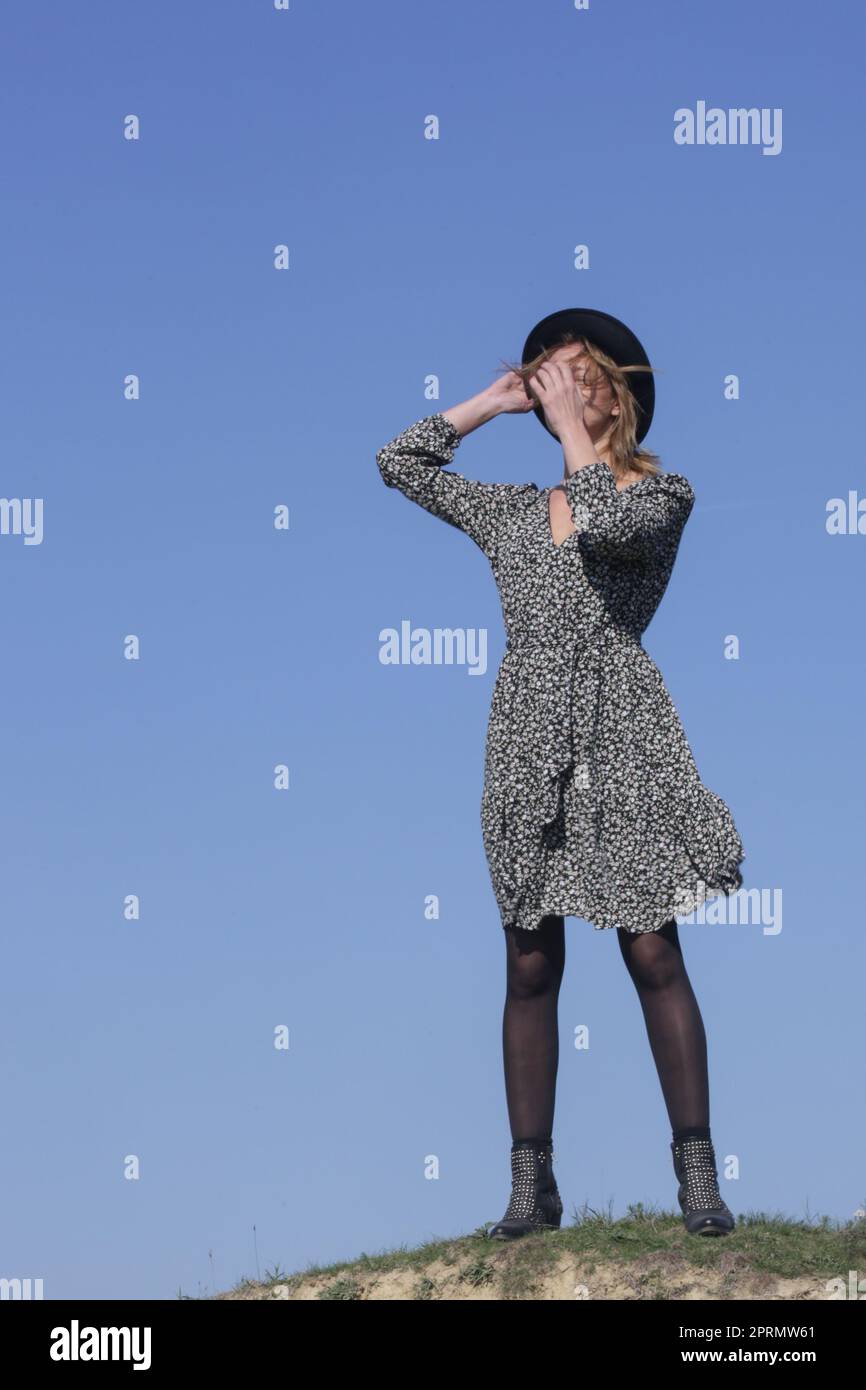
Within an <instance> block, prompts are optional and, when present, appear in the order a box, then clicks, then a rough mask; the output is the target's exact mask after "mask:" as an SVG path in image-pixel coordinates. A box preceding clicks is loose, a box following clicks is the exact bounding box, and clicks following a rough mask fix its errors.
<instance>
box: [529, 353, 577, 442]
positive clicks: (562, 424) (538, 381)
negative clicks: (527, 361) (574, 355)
mask: <svg viewBox="0 0 866 1390" xmlns="http://www.w3.org/2000/svg"><path fill="white" fill-rule="evenodd" d="M528 389H529V390H530V391H531V392H532V393H533V394H534V395H535V396H536V397H537V398H538V401H539V404H540V405H542V406H543V408H544V418H545V420H546V421H547V423H548V425H549V426H550V428H551V429H552V430H554V431H555V432H556V434H557V435H558V436H559V438H560V439H562V438H563V436H564V435H566V434H568V433H569V431H573V430H580V429H582V428H583V427H584V420H583V395H582V394H581V390H580V387H579V386H578V384H577V382H576V381H575V379H574V373H573V371H572V369H571V367H570V366H568V364H567V363H565V362H545V363H544V364H543V366H541V367H539V369H538V371H537V372H536V373H535V375H534V376H531V377H530V378H529V383H528Z"/></svg>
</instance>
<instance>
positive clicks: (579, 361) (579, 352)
mask: <svg viewBox="0 0 866 1390" xmlns="http://www.w3.org/2000/svg"><path fill="white" fill-rule="evenodd" d="M548 361H557V362H567V363H568V364H569V365H570V366H571V368H572V371H573V372H575V376H576V380H575V385H576V386H577V387H578V388H579V389H580V394H581V396H582V397H583V420H584V424H585V425H586V428H587V430H588V432H589V434H590V435H592V437H593V439H598V438H600V437H601V436H602V435H603V434H604V433H605V431H606V430H608V429H610V428H611V427H612V425H613V424H614V423H615V421H616V417H617V416H618V415H619V402H618V401H617V398H616V392H615V391H614V389H613V387H612V386H611V384H610V382H609V381H608V379H607V377H606V376H605V375H604V373H603V372H602V370H601V368H600V367H598V366H596V364H595V362H593V360H592V358H591V357H589V356H588V355H587V353H586V350H585V349H584V348H582V347H581V346H580V344H577V345H575V344H573V343H563V345H562V347H558V348H557V349H556V351H555V352H552V353H551V354H550V356H549V357H548ZM594 377H597V380H596V381H593V378H594Z"/></svg>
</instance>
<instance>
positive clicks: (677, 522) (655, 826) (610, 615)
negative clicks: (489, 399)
mask: <svg viewBox="0 0 866 1390" xmlns="http://www.w3.org/2000/svg"><path fill="white" fill-rule="evenodd" d="M460 441H461V436H460V435H459V434H458V432H457V431H456V429H455V428H454V426H453V425H452V424H451V423H450V421H448V420H446V419H445V417H444V416H443V415H441V414H436V415H427V416H425V417H424V418H423V419H421V420H418V421H416V423H415V424H412V425H410V426H409V428H408V429H406V430H404V431H403V432H402V433H401V434H399V435H397V437H396V438H395V439H393V440H392V441H391V442H390V443H389V444H386V445H385V446H384V447H383V448H382V449H380V450H379V451H378V453H377V455H376V459H377V463H378V465H379V470H380V472H381V475H382V478H383V479H384V481H385V483H387V485H388V487H396V488H399V490H400V491H401V492H402V493H404V494H405V496H406V497H408V498H409V499H410V500H411V501H413V502H417V503H418V504H419V505H420V506H422V507H424V508H426V509H427V511H429V512H432V513H433V515H434V516H437V517H441V518H442V520H444V521H447V522H449V523H450V524H451V525H452V526H456V527H459V528H460V530H461V531H465V532H466V534H467V535H469V536H470V537H471V538H472V540H474V541H475V543H476V544H477V545H478V546H480V548H481V550H482V551H483V552H484V554H485V555H486V556H487V558H488V560H489V561H490V564H491V566H492V569H493V574H494V577H495V579H496V584H497V587H498V590H499V596H500V600H501V603H502V615H503V620H504V623H505V631H506V637H507V647H506V650H505V653H504V655H503V658H502V662H501V665H500V667H499V671H498V672H497V676H496V681H495V684H494V688H493V695H492V700H491V705H490V718H489V724H488V731H487V741H486V748H485V758H484V788H483V794H482V799H481V828H482V836H483V842H484V849H485V853H486V856H487V863H488V866H489V869H490V878H491V882H492V885H493V892H494V894H495V897H496V901H497V904H498V906H499V912H500V915H501V918H502V925H503V927H504V928H505V929H506V930H507V929H509V928H521V929H524V930H529V931H534V930H537V929H538V928H539V927H540V925H541V921H542V918H544V917H547V916H550V915H554V914H558V915H561V916H563V917H566V916H572V917H581V918H583V919H584V920H585V921H587V922H590V923H591V924H592V925H593V926H594V927H596V928H598V929H602V928H606V927H622V928H624V929H625V930H626V931H629V932H645V931H655V930H657V929H658V928H659V927H661V926H663V925H664V924H665V923H666V922H669V921H670V920H671V919H672V918H673V917H674V916H687V915H688V914H689V913H691V912H692V911H693V910H694V909H695V908H696V907H697V906H699V904H700V903H702V902H704V901H706V899H707V898H709V897H712V896H716V895H717V894H719V893H725V894H729V893H733V892H736V890H737V889H738V888H739V887H740V886H741V884H742V881H743V880H742V874H741V872H740V867H739V866H740V863H741V862H742V860H743V858H744V854H743V846H742V843H741V841H740V837H739V834H738V833H737V829H736V826H735V824H734V821H733V818H732V816H731V812H730V810H729V809H728V807H727V805H726V804H725V802H724V801H723V800H722V799H721V798H720V797H719V796H717V795H716V794H715V793H714V792H712V791H710V790H709V789H708V788H707V787H705V786H704V785H703V783H702V782H701V779H700V777H699V775H698V771H697V768H696V766H695V761H694V757H693V755H692V751H691V748H690V746H689V743H688V740H687V739H686V735H685V733H684V731H683V727H682V725H681V723H680V719H679V716H678V714H677V711H676V709H675V707H674V704H673V701H672V700H671V697H670V694H669V693H668V690H667V688H666V686H665V683H664V680H663V678H662V675H661V673H660V671H659V669H658V667H657V666H656V665H655V663H654V662H653V660H652V658H651V657H650V656H649V654H648V653H647V652H646V650H645V649H644V647H643V646H642V643H641V636H642V634H643V632H644V631H645V629H646V627H647V625H648V623H649V621H650V619H651V618H652V616H653V614H654V613H655V611H656V608H657V607H658V605H659V602H660V600H661V598H662V595H663V594H664V592H665V589H666V588H667V584H668V580H669V578H670V575H671V570H672V568H673V564H674V560H675V558H676V554H677V549H678V547H679V542H680V536H681V534H682V530H683V527H684V526H685V523H686V521H687V520H688V517H689V514H690V512H691V510H692V507H693V505H694V492H693V490H692V487H691V484H690V483H689V481H688V479H687V478H684V477H683V476H682V475H681V474H679V473H659V474H657V475H653V476H651V477H646V478H641V479H640V481H639V482H636V483H632V484H631V485H630V486H629V487H627V488H624V489H622V490H621V491H619V490H618V489H617V487H616V484H615V481H614V475H613V473H612V472H611V470H610V469H609V468H608V466H607V464H606V463H603V462H601V461H598V462H596V463H592V464H589V465H588V466H586V467H584V468H580V469H578V470H577V471H576V472H575V473H574V474H573V475H572V476H571V477H569V478H568V480H567V481H566V483H565V487H566V494H567V496H568V500H569V503H570V505H571V512H572V517H573V519H574V524H575V527H576V528H577V529H576V530H575V531H573V532H572V533H571V534H570V535H568V536H567V537H566V539H565V540H564V541H563V542H562V543H561V544H560V545H557V544H556V543H555V542H554V540H553V536H552V534H551V530H550V520H549V512H548V498H549V495H550V489H543V490H542V489H539V488H538V487H536V485H535V483H522V484H511V483H484V482H476V481H473V480H472V479H469V478H464V477H463V476H462V475H461V474H459V473H450V472H446V471H445V470H444V468H443V465H445V464H448V463H450V462H451V460H452V458H453V455H454V451H455V449H456V447H457V445H458V444H459V443H460Z"/></svg>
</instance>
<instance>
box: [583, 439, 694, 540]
mask: <svg viewBox="0 0 866 1390" xmlns="http://www.w3.org/2000/svg"><path fill="white" fill-rule="evenodd" d="M565 491H566V496H567V497H568V500H569V503H570V505H571V515H572V519H573V521H574V524H575V526H576V527H577V529H578V531H579V532H580V533H581V535H580V538H579V540H578V545H579V546H580V548H581V550H582V551H583V552H584V554H587V555H589V556H598V557H599V558H604V559H610V560H616V559H620V558H621V559H623V560H628V561H645V560H647V559H649V558H652V556H653V554H654V553H656V552H659V551H669V550H670V548H671V547H673V549H674V550H676V547H677V546H678V545H679V540H680V536H681V535H682V531H683V527H684V526H685V524H686V522H687V521H688V519H689V515H690V513H691V510H692V507H693V506H694V503H695V494H694V490H693V488H692V485H691V483H690V482H689V480H688V478H684V477H683V476H682V474H681V473H659V474H656V475H653V476H652V477H649V478H646V479H642V480H641V481H640V482H638V483H634V484H632V486H631V487H628V488H625V489H623V491H619V489H618V488H617V486H616V481H615V479H614V475H613V473H612V471H611V469H610V468H609V467H608V466H607V464H606V463H604V462H603V461H602V460H601V459H599V460H597V461H596V462H595V463H590V464H587V465H586V466H585V467H584V468H578V469H577V471H576V472H575V473H572V474H571V475H570V477H569V478H568V479H567V480H566V484H565Z"/></svg>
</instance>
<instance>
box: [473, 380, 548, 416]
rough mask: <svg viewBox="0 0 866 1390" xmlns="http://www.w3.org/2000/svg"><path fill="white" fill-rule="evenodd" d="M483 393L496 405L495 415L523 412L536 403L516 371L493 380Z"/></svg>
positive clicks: (530, 408)
mask: <svg viewBox="0 0 866 1390" xmlns="http://www.w3.org/2000/svg"><path fill="white" fill-rule="evenodd" d="M484 395H485V396H487V397H488V398H489V400H490V402H491V404H492V405H494V406H495V407H496V414H497V415H514V414H518V413H520V414H523V413H525V412H526V411H527V410H534V409H535V407H536V405H537V404H538V402H537V401H535V400H533V398H532V396H530V395H529V393H528V392H527V390H526V387H525V386H524V384H523V378H522V377H521V376H519V375H518V373H517V372H507V373H506V374H505V376H502V377H500V379H499V380H498V381H494V383H493V385H492V386H488V388H487V390H486V391H485V392H484Z"/></svg>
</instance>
